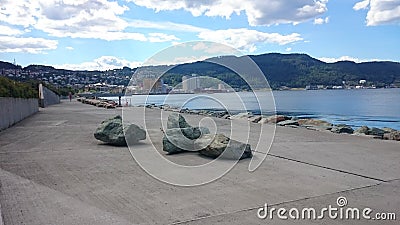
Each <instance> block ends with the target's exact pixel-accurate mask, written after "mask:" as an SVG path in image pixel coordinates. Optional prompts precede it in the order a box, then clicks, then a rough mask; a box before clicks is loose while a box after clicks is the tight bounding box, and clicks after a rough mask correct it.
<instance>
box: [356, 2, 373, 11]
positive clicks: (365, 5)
mask: <svg viewBox="0 0 400 225" xmlns="http://www.w3.org/2000/svg"><path fill="white" fill-rule="evenodd" d="M369 1H370V0H364V1H361V2H357V3H356V4H355V5H354V6H353V9H354V10H360V9H366V8H368V6H369Z"/></svg>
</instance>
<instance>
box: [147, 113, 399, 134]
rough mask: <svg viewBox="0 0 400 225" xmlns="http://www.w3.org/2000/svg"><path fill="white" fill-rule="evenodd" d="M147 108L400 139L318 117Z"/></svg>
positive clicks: (388, 131) (386, 131)
mask: <svg viewBox="0 0 400 225" xmlns="http://www.w3.org/2000/svg"><path fill="white" fill-rule="evenodd" d="M147 107H149V108H159V109H162V110H166V111H173V112H180V113H187V114H197V115H204V116H211V117H217V118H221V119H230V120H237V119H239V120H240V119H244V120H248V121H250V122H253V123H262V124H276V125H278V126H285V127H292V128H306V129H310V130H317V131H330V132H332V133H337V134H351V135H357V136H369V137H372V138H376V139H384V140H395V141H400V131H398V130H395V129H391V128H382V129H381V128H376V127H367V126H362V127H360V128H359V129H357V130H354V129H353V128H352V127H351V126H349V125H346V124H336V125H334V124H331V123H329V122H327V121H324V120H319V119H312V118H307V119H298V118H296V117H291V116H286V115H272V116H263V115H253V114H252V113H250V112H244V113H238V114H236V115H231V114H229V112H227V111H210V110H190V109H178V108H174V107H171V106H168V105H159V106H157V105H150V106H147Z"/></svg>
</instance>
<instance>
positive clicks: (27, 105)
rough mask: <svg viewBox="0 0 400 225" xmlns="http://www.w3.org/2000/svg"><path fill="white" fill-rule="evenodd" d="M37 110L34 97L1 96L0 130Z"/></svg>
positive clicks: (37, 106)
mask: <svg viewBox="0 0 400 225" xmlns="http://www.w3.org/2000/svg"><path fill="white" fill-rule="evenodd" d="M38 111H39V104H38V99H36V98H29V99H24V98H2V97H0V130H4V129H6V128H8V127H10V126H12V125H13V124H15V123H17V122H19V121H21V120H23V119H25V118H26V117H28V116H30V115H32V114H35V113H36V112H38Z"/></svg>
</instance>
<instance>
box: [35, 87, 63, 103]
mask: <svg viewBox="0 0 400 225" xmlns="http://www.w3.org/2000/svg"><path fill="white" fill-rule="evenodd" d="M39 96H40V101H39V103H40V107H42V108H45V107H47V106H49V105H54V104H59V103H60V96H58V95H57V94H56V93H54V92H53V91H51V90H50V89H48V88H46V87H45V86H43V85H39Z"/></svg>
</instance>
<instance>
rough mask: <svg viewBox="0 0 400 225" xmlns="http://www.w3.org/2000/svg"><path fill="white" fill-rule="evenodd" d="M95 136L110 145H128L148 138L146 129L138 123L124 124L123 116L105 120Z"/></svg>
mask: <svg viewBox="0 0 400 225" xmlns="http://www.w3.org/2000/svg"><path fill="white" fill-rule="evenodd" d="M94 137H95V138H96V139H97V140H100V141H102V142H104V143H106V144H109V145H115V146H127V140H128V142H129V144H135V143H137V142H139V141H140V140H145V139H146V131H145V130H144V129H143V128H141V127H139V126H138V125H136V124H129V125H126V126H123V125H122V118H121V116H119V115H118V116H115V117H113V118H110V119H107V120H104V121H103V122H102V123H101V124H100V125H99V127H98V128H97V129H96V131H95V133H94Z"/></svg>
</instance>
